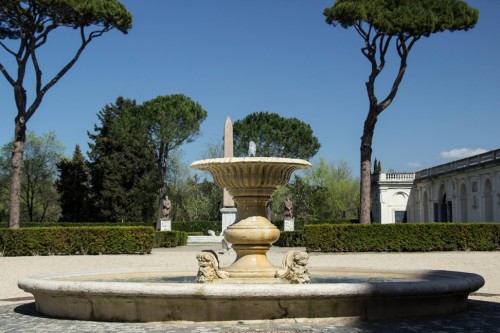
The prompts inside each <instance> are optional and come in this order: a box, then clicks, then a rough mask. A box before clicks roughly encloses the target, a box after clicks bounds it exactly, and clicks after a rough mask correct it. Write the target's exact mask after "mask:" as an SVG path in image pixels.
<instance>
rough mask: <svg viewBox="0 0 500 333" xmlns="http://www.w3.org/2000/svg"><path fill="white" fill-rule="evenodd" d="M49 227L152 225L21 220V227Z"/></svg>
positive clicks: (3, 224) (144, 225)
mask: <svg viewBox="0 0 500 333" xmlns="http://www.w3.org/2000/svg"><path fill="white" fill-rule="evenodd" d="M8 227H9V224H8V222H1V224H0V228H8ZM51 227H66V228H74V227H154V225H153V224H151V223H147V222H21V228H51Z"/></svg>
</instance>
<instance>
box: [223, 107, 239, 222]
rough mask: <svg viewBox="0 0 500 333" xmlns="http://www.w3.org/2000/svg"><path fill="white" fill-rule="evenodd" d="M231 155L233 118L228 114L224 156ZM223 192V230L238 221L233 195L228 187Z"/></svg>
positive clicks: (225, 128) (228, 156)
mask: <svg viewBox="0 0 500 333" xmlns="http://www.w3.org/2000/svg"><path fill="white" fill-rule="evenodd" d="M230 157H233V123H232V122H231V118H229V116H227V118H226V123H225V124H224V158H230ZM223 193H224V194H223V205H224V207H222V209H221V210H220V211H221V213H222V232H224V230H226V228H227V227H228V226H230V225H231V224H233V223H234V221H236V208H235V207H234V200H233V197H232V196H231V195H230V194H229V192H228V191H227V190H226V189H224V192H223Z"/></svg>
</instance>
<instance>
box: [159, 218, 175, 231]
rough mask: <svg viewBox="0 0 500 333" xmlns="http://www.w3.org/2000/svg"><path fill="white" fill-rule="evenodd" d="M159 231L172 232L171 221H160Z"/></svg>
mask: <svg viewBox="0 0 500 333" xmlns="http://www.w3.org/2000/svg"><path fill="white" fill-rule="evenodd" d="M160 231H172V221H171V220H160Z"/></svg>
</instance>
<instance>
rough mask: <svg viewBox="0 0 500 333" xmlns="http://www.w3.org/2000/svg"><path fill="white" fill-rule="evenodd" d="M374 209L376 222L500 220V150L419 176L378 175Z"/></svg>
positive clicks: (374, 190) (375, 185)
mask: <svg viewBox="0 0 500 333" xmlns="http://www.w3.org/2000/svg"><path fill="white" fill-rule="evenodd" d="M412 175H413V176H412ZM412 177H413V179H411V178H412ZM372 212H373V219H374V221H375V222H377V223H396V222H403V221H407V222H500V149H497V150H493V151H489V152H487V153H484V154H480V155H476V156H473V157H469V158H465V159H461V160H457V161H454V162H451V163H447V164H442V165H439V166H436V167H433V168H429V169H425V170H422V171H419V172H416V173H415V174H410V173H380V174H378V175H374V176H373V180H372ZM403 215H405V216H406V219H405V220H401V216H403Z"/></svg>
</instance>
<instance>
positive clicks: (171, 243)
mask: <svg viewBox="0 0 500 333" xmlns="http://www.w3.org/2000/svg"><path fill="white" fill-rule="evenodd" d="M187 239H188V234H187V233H186V232H184V231H157V232H155V244H154V247H155V248H158V247H176V246H182V245H186V244H187Z"/></svg>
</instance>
